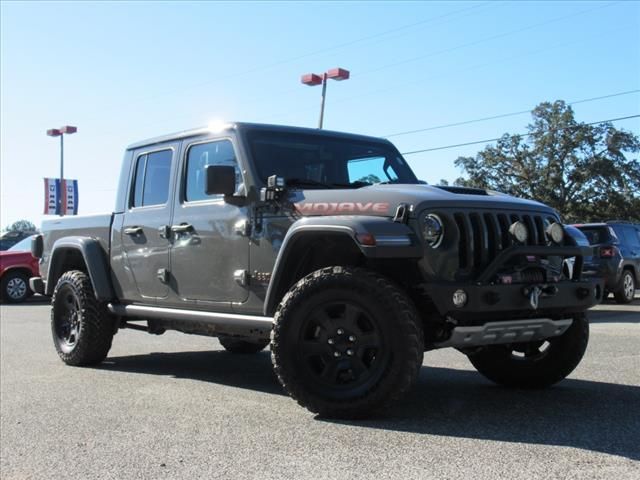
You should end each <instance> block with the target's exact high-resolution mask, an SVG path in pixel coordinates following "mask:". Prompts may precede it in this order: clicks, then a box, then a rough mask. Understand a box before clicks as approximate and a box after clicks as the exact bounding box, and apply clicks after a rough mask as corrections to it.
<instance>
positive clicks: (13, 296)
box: [0, 271, 32, 303]
mask: <svg viewBox="0 0 640 480" xmlns="http://www.w3.org/2000/svg"><path fill="white" fill-rule="evenodd" d="M0 283H1V284H2V292H1V294H2V300H4V301H5V302H7V303H22V302H24V301H25V300H26V299H27V298H29V297H30V296H31V294H32V292H31V289H30V288H29V277H27V275H26V274H24V273H22V272H20V271H17V272H11V271H9V272H7V273H6V274H5V275H4V276H3V277H2V282H0Z"/></svg>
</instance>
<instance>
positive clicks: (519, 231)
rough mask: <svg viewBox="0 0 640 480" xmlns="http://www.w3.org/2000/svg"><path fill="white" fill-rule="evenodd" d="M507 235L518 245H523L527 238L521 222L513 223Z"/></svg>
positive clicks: (524, 227)
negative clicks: (518, 243)
mask: <svg viewBox="0 0 640 480" xmlns="http://www.w3.org/2000/svg"><path fill="white" fill-rule="evenodd" d="M509 233H510V234H511V235H512V236H513V238H515V239H516V240H517V241H518V242H520V243H525V242H526V241H527V238H529V232H528V231H527V226H526V225H525V224H524V223H522V222H519V221H518V222H514V223H512V224H511V226H510V227H509Z"/></svg>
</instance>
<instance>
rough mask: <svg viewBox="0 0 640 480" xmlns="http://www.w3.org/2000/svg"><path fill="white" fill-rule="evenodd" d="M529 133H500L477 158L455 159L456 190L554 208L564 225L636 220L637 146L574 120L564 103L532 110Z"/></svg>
mask: <svg viewBox="0 0 640 480" xmlns="http://www.w3.org/2000/svg"><path fill="white" fill-rule="evenodd" d="M531 114H532V117H533V122H532V123H531V124H529V126H528V127H527V129H528V134H527V135H509V134H505V135H503V136H502V138H500V140H498V142H497V143H496V145H491V146H487V147H485V149H484V150H482V151H481V152H479V153H478V154H477V155H476V156H475V157H459V158H458V159H457V160H456V162H455V163H456V166H458V167H460V168H462V170H463V171H464V172H465V173H466V178H464V177H463V178H459V179H458V180H456V184H457V185H463V186H472V187H480V188H487V189H491V190H497V191H501V192H504V193H508V194H510V195H515V196H519V197H524V198H530V199H534V200H538V201H540V202H543V203H546V204H547V205H550V206H551V207H553V208H555V209H556V210H557V211H558V212H559V213H560V214H561V215H562V216H563V217H564V220H565V221H567V222H579V221H585V222H587V221H603V220H610V219H614V218H615V219H630V220H635V221H640V163H639V162H638V160H637V159H631V158H628V156H629V155H630V154H635V153H637V152H638V151H640V140H639V139H638V138H637V137H636V136H635V135H633V134H632V133H630V132H627V131H624V130H621V129H617V128H615V127H614V126H613V125H612V124H611V123H602V124H598V125H587V124H585V123H580V122H577V121H576V120H575V118H574V114H573V110H572V108H571V107H570V106H568V105H567V104H565V102H563V101H561V100H558V101H556V102H554V103H549V102H544V103H541V104H540V105H538V106H537V107H536V108H535V109H534V110H533V111H532V112H531Z"/></svg>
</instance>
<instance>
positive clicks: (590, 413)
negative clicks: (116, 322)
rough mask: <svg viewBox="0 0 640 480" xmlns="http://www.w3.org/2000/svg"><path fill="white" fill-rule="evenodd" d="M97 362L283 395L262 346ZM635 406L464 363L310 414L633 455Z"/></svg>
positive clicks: (635, 391) (592, 385) (628, 398)
mask: <svg viewBox="0 0 640 480" xmlns="http://www.w3.org/2000/svg"><path fill="white" fill-rule="evenodd" d="M97 368H99V369H104V370H112V371H123V372H133V373H141V374H147V375H149V374H151V375H163V376H174V377H176V378H190V379H194V380H200V381H205V382H211V383H215V384H220V385H227V386H232V387H237V388H246V389H251V390H254V391H258V392H264V393H267V394H276V395H284V392H283V390H282V388H281V387H280V385H279V384H278V381H277V379H276V378H275V375H274V374H273V371H272V368H271V361H270V358H269V354H268V352H261V353H259V354H256V355H234V354H230V353H227V352H223V351H195V352H176V353H153V354H148V355H133V356H123V357H112V358H108V359H107V360H106V361H105V362H104V363H103V364H102V365H100V366H99V367H97ZM292 405H294V403H293V402H292ZM295 408H297V407H295ZM638 412H640V387H638V386H630V385H617V384H613V383H604V382H594V381H588V380H573V379H567V380H564V381H563V382H561V383H560V384H558V385H556V386H554V387H552V388H549V389H546V390H517V389H508V388H503V387H499V386H496V385H493V384H492V383H490V382H489V381H487V380H485V379H484V378H483V377H482V376H481V375H480V374H478V373H476V372H475V371H471V370H456V369H450V368H434V367H422V370H421V372H420V377H419V378H418V381H417V384H416V386H415V388H414V389H413V390H412V391H411V392H410V393H409V394H408V396H407V397H406V398H405V399H404V400H403V401H402V402H401V403H400V404H396V405H395V406H394V407H393V408H392V409H391V410H389V411H388V412H385V413H384V414H382V415H380V416H378V417H376V418H374V419H369V420H364V421H363V420H359V421H353V422H352V421H339V420H328V419H321V418H318V420H320V421H326V422H331V423H334V424H344V425H352V426H358V427H362V428H375V429H383V430H393V431H398V432H403V431H404V432H411V433H421V434H429V435H444V436H450V437H460V438H470V439H482V440H495V441H504V442H516V443H531V444H539V445H556V446H566V447H574V448H580V449H584V450H592V451H596V452H602V453H607V454H611V455H618V456H623V457H627V458H630V459H634V460H640V448H638V443H637V441H638V438H640V415H638Z"/></svg>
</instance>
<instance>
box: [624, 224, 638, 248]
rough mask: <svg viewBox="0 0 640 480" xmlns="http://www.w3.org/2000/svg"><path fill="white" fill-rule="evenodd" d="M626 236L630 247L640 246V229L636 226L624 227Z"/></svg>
mask: <svg viewBox="0 0 640 480" xmlns="http://www.w3.org/2000/svg"><path fill="white" fill-rule="evenodd" d="M624 236H625V239H626V240H627V242H628V243H629V246H630V247H640V231H638V230H637V229H636V228H635V227H624Z"/></svg>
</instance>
